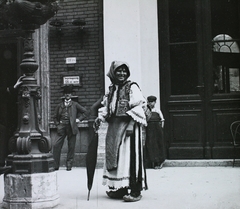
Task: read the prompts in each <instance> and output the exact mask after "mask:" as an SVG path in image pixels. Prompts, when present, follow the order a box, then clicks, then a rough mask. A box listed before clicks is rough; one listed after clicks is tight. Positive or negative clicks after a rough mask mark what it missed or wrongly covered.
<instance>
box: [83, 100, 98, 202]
mask: <svg viewBox="0 0 240 209" xmlns="http://www.w3.org/2000/svg"><path fill="white" fill-rule="evenodd" d="M101 101H102V97H101V98H99V100H98V101H96V102H95V103H94V104H93V105H92V106H91V108H90V118H89V140H91V141H90V143H89V146H88V152H87V156H86V168H87V187H88V199H87V200H89V197H90V191H91V189H92V185H93V178H94V173H95V168H96V163H97V148H98V133H97V131H98V128H99V125H100V124H98V125H97V127H96V126H95V125H96V124H95V123H94V119H95V118H96V117H97V115H98V109H99V108H100V107H102V105H101Z"/></svg>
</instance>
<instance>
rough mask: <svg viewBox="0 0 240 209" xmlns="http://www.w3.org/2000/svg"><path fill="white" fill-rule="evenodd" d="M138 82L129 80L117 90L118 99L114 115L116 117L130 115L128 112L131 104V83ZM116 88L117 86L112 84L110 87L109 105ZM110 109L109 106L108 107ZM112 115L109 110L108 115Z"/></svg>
mask: <svg viewBox="0 0 240 209" xmlns="http://www.w3.org/2000/svg"><path fill="white" fill-rule="evenodd" d="M132 84H136V85H137V83H135V82H131V81H127V82H126V83H125V84H124V85H122V86H119V87H118V90H117V101H116V107H115V111H114V113H113V115H115V116H116V117H126V116H128V115H127V114H126V112H127V111H128V110H129V109H130V106H129V99H130V97H129V92H130V89H131V85H132ZM115 90H116V87H115V86H114V85H113V86H110V87H109V94H108V105H110V103H111V101H112V98H113V94H114V91H115ZM108 111H109V107H108ZM109 116H110V112H108V117H109Z"/></svg>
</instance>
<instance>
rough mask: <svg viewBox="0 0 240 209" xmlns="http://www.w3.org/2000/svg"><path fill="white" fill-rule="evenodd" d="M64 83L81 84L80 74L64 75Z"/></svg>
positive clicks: (65, 84)
mask: <svg viewBox="0 0 240 209" xmlns="http://www.w3.org/2000/svg"><path fill="white" fill-rule="evenodd" d="M63 85H64V86H67V85H74V86H80V85H81V83H80V76H63Z"/></svg>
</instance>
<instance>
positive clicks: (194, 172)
mask: <svg viewBox="0 0 240 209" xmlns="http://www.w3.org/2000/svg"><path fill="white" fill-rule="evenodd" d="M169 166H170V167H169ZM169 166H168V167H163V168H162V169H161V170H154V169H147V177H148V186H149V189H148V190H146V191H143V192H142V195H143V198H142V200H141V201H139V202H134V203H125V202H123V201H122V200H112V199H109V198H108V197H107V195H106V193H105V191H106V189H107V188H106V187H104V186H102V169H96V172H95V178H94V184H93V188H92V191H91V196H90V200H89V201H87V193H88V190H87V177H86V169H85V168H73V170H72V171H66V170H65V168H60V170H59V171H57V176H58V184H59V195H60V202H59V205H58V206H57V207H55V208H56V209H89V208H91V209H94V208H97V209H120V208H121V209H122V208H124V209H135V208H136V209H148V208H149V209H240V167H234V168H233V167H231V166H227V167H226V166H208V167H204V166H202V167H196V166H194V167H171V164H169ZM3 195H4V189H3V176H0V200H2V199H3Z"/></svg>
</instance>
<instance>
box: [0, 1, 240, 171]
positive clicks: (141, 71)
mask: <svg viewBox="0 0 240 209" xmlns="http://www.w3.org/2000/svg"><path fill="white" fill-rule="evenodd" d="M239 29H240V3H239V2H238V1H237V0H230V1H229V0H194V1H193V0H184V1H181V4H179V1H178V0H151V1H149V0H131V1H129V0H123V1H119V0H81V1H76V0H64V1H63V2H61V9H60V10H59V11H58V13H57V14H56V15H55V17H53V18H52V19H50V20H49V21H48V23H47V24H45V25H43V26H42V27H41V28H40V29H39V30H37V31H36V32H35V34H34V40H35V59H36V60H37V61H38V63H39V70H38V71H37V73H36V77H37V78H38V82H39V84H40V85H41V90H42V100H41V104H40V106H41V107H42V108H41V112H42V113H41V114H42V123H43V128H44V129H45V130H47V131H49V132H50V133H51V137H52V141H54V137H56V130H55V129H56V128H55V126H54V125H53V123H52V122H53V114H54V109H55V107H56V105H57V104H58V103H59V102H60V101H61V97H62V96H63V95H62V92H61V87H62V86H63V85H66V84H69V82H70V83H74V85H75V89H76V91H75V93H74V99H76V100H78V101H79V103H80V104H81V105H82V106H85V107H86V108H89V107H90V106H91V105H92V104H93V103H94V102H95V101H96V100H97V99H98V98H99V97H100V96H101V95H102V94H104V92H105V90H106V89H107V86H108V85H109V84H110V81H109V79H108V78H107V77H106V73H107V72H108V69H109V67H110V64H111V62H112V61H113V60H121V61H125V62H127V63H128V64H129V66H130V70H131V77H130V79H131V80H134V81H136V82H137V83H138V84H139V86H140V87H141V90H142V92H143V94H144V95H145V97H147V96H148V95H155V96H157V97H158V100H157V106H158V107H161V109H162V112H163V114H164V116H165V120H166V122H165V128H164V131H165V142H166V151H167V158H168V159H225V158H232V156H233V154H232V153H233V152H232V151H233V146H232V138H231V133H230V129H229V127H230V124H231V123H232V122H233V121H236V120H240V87H239V86H240V85H239V84H240V79H239V66H240V63H239V60H240V59H239V44H240V41H239V40H240V30H239ZM21 36H22V31H21V30H18V29H11V28H6V27H5V28H4V30H1V31H0V44H1V52H2V54H1V62H3V63H4V64H3V65H2V66H4V68H3V70H4V71H5V72H9V70H10V69H11V70H12V69H13V68H14V69H15V70H12V71H13V72H12V71H11V74H12V75H13V76H11V77H9V78H8V83H9V84H6V85H12V84H13V83H14V81H12V78H13V77H14V78H15V79H16V78H17V77H18V76H20V75H21V70H20V68H19V64H20V62H21V59H22V53H23V52H22V51H23V46H22V45H23V41H22V38H20V37H21ZM9 51H10V52H11V53H9ZM9 54H11V55H12V56H10V55H9ZM6 63H11V64H12V65H13V66H10V64H6ZM13 63H14V64H13ZM2 72H3V71H2ZM1 79H2V82H3V78H2V77H1ZM4 82H6V79H4ZM79 129H80V135H79V136H78V142H77V146H76V156H77V157H76V164H75V165H76V166H80V165H84V163H85V161H84V159H85V154H86V152H87V146H88V143H89V139H88V123H87V121H85V122H82V123H81V124H79ZM100 142H101V143H100V147H101V150H99V151H100V153H99V155H102V154H103V148H104V141H102V140H100ZM65 152H66V147H64V148H63V159H64V153H65Z"/></svg>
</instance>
